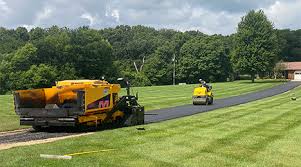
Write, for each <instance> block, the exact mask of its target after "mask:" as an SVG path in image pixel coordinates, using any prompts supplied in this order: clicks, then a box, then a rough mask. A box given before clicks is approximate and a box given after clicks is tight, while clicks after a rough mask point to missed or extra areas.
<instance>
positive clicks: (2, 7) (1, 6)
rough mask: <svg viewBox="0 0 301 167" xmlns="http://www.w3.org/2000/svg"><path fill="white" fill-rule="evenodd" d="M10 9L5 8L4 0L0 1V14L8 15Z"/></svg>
mask: <svg viewBox="0 0 301 167" xmlns="http://www.w3.org/2000/svg"><path fill="white" fill-rule="evenodd" d="M10 11H11V9H10V8H9V7H8V6H7V3H6V2H5V1H4V0H0V12H1V13H2V12H4V13H8V12H10Z"/></svg>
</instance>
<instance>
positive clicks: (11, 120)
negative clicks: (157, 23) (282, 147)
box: [0, 80, 284, 131]
mask: <svg viewBox="0 0 301 167" xmlns="http://www.w3.org/2000/svg"><path fill="white" fill-rule="evenodd" d="M283 82H284V81H278V80H258V81H257V82H255V83H251V82H250V81H235V82H222V83H213V84H212V85H213V91H214V94H215V98H224V97H229V96H237V95H240V94H244V93H250V92H254V91H259V90H263V89H267V88H270V87H273V86H276V85H279V84H282V83H283ZM196 86H197V85H176V86H170V85H169V86H152V87H137V88H132V92H137V91H138V92H139V102H140V104H142V105H144V106H145V109H146V110H153V109H159V108H166V107H172V106H179V105H183V104H190V103H191V97H192V91H193V88H194V87H196ZM122 94H125V90H122ZM13 107H14V106H13V98H12V96H11V95H2V96H1V95H0V131H6V130H13V129H19V128H22V127H20V126H19V121H18V120H19V119H18V116H17V115H15V113H14V111H13Z"/></svg>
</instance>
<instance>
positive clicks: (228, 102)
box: [145, 81, 301, 124]
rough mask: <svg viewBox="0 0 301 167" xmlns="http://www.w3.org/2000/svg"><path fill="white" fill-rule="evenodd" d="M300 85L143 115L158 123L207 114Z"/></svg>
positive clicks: (284, 85)
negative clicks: (211, 103)
mask: <svg viewBox="0 0 301 167" xmlns="http://www.w3.org/2000/svg"><path fill="white" fill-rule="evenodd" d="M299 85H301V82H297V81H291V82H286V83H284V84H281V85H278V86H275V87H272V88H270V89H266V90H263V91H259V92H253V93H248V94H244V95H240V96H234V97H228V98H224V99H217V100H214V102H213V105H207V106H206V105H192V104H188V105H183V106H178V107H172V108H167V109H159V110H153V111H150V112H147V113H146V115H145V123H146V124H148V123H154V122H160V121H165V120H170V119H175V118H180V117H184V116H189V115H193V114H198V113H202V112H208V111H212V110H215V109H219V108H224V107H230V106H235V105H239V104H243V103H248V102H251V101H255V100H259V99H263V98H266V97H270V96H274V95H277V94H281V93H284V92H287V91H289V90H291V89H293V88H295V87H297V86H299Z"/></svg>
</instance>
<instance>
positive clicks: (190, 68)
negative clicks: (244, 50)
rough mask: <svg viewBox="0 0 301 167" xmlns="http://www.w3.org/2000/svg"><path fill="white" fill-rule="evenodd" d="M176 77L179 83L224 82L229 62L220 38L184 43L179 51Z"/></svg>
mask: <svg viewBox="0 0 301 167" xmlns="http://www.w3.org/2000/svg"><path fill="white" fill-rule="evenodd" d="M178 60H179V62H178V64H177V77H178V79H179V80H180V81H181V82H188V83H195V82H197V80H198V79H199V78H202V79H205V80H207V81H211V82H212V81H225V80H226V79H227V78H228V77H229V73H230V70H231V69H230V61H229V57H228V55H227V52H226V46H225V43H224V41H223V40H222V38H221V36H211V37H197V38H194V39H192V40H190V41H188V42H186V43H185V44H184V45H183V47H182V48H181V51H180V57H179V59H178Z"/></svg>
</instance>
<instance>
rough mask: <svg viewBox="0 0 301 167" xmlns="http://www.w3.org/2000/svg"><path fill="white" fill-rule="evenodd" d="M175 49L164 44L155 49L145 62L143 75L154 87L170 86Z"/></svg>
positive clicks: (167, 43)
mask: <svg viewBox="0 0 301 167" xmlns="http://www.w3.org/2000/svg"><path fill="white" fill-rule="evenodd" d="M174 54H175V47H174V46H173V45H172V44H171V43H170V42H166V43H165V44H164V45H163V46H160V47H158V48H157V49H156V51H155V53H154V54H152V55H151V56H150V58H149V59H147V60H146V64H145V68H144V71H145V74H146V76H147V77H148V78H149V80H150V81H151V83H152V84H154V85H161V84H164V85H167V84H172V72H173V65H172V59H173V56H174Z"/></svg>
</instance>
